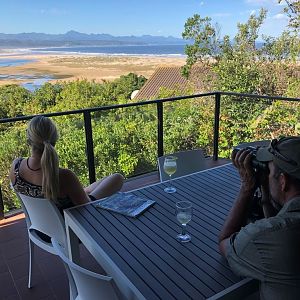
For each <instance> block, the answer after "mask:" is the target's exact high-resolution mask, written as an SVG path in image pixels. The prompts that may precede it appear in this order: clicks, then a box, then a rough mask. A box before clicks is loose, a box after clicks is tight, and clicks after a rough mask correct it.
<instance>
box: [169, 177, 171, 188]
mask: <svg viewBox="0 0 300 300" xmlns="http://www.w3.org/2000/svg"><path fill="white" fill-rule="evenodd" d="M171 176H172V175H169V178H170V179H169V188H171V187H172V186H171Z"/></svg>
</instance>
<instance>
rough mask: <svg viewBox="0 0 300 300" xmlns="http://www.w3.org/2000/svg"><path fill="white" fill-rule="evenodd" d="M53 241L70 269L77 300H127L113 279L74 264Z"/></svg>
mask: <svg viewBox="0 0 300 300" xmlns="http://www.w3.org/2000/svg"><path fill="white" fill-rule="evenodd" d="M51 240H52V245H53V247H54V249H55V251H56V254H57V255H59V256H60V258H61V259H62V260H63V262H64V264H65V266H66V269H68V268H69V270H70V272H71V274H72V276H73V279H74V281H75V284H76V288H77V292H78V294H77V297H76V298H75V300H96V299H97V300H98V299H104V300H115V299H125V297H124V296H123V295H122V293H121V292H120V290H119V289H118V287H117V286H116V284H115V282H114V281H113V278H112V277H110V276H107V275H100V274H97V273H94V272H92V271H89V270H87V269H84V268H82V267H80V266H78V265H77V264H75V263H73V262H72V261H71V260H70V259H68V258H67V256H66V255H65V253H64V250H63V248H62V247H61V245H60V243H58V242H57V241H56V240H55V239H54V238H52V239H51Z"/></svg>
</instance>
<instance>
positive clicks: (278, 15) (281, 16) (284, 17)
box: [273, 14, 287, 20]
mask: <svg viewBox="0 0 300 300" xmlns="http://www.w3.org/2000/svg"><path fill="white" fill-rule="evenodd" d="M273 19H276V20H281V19H287V16H286V15H285V14H276V15H274V16H273Z"/></svg>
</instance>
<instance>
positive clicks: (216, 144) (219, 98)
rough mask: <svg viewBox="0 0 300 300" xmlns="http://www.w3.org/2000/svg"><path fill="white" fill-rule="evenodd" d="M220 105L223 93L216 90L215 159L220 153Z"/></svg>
mask: <svg viewBox="0 0 300 300" xmlns="http://www.w3.org/2000/svg"><path fill="white" fill-rule="evenodd" d="M220 106H221V94H220V93H219V92H216V94H215V120H214V150H213V151H214V152H213V160H218V153H219V123H220Z"/></svg>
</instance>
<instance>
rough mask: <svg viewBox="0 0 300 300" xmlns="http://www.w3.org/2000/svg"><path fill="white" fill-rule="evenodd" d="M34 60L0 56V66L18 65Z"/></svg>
mask: <svg viewBox="0 0 300 300" xmlns="http://www.w3.org/2000/svg"><path fill="white" fill-rule="evenodd" d="M33 61H35V60H34V59H6V58H0V67H13V66H20V65H24V64H27V63H30V62H33Z"/></svg>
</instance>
